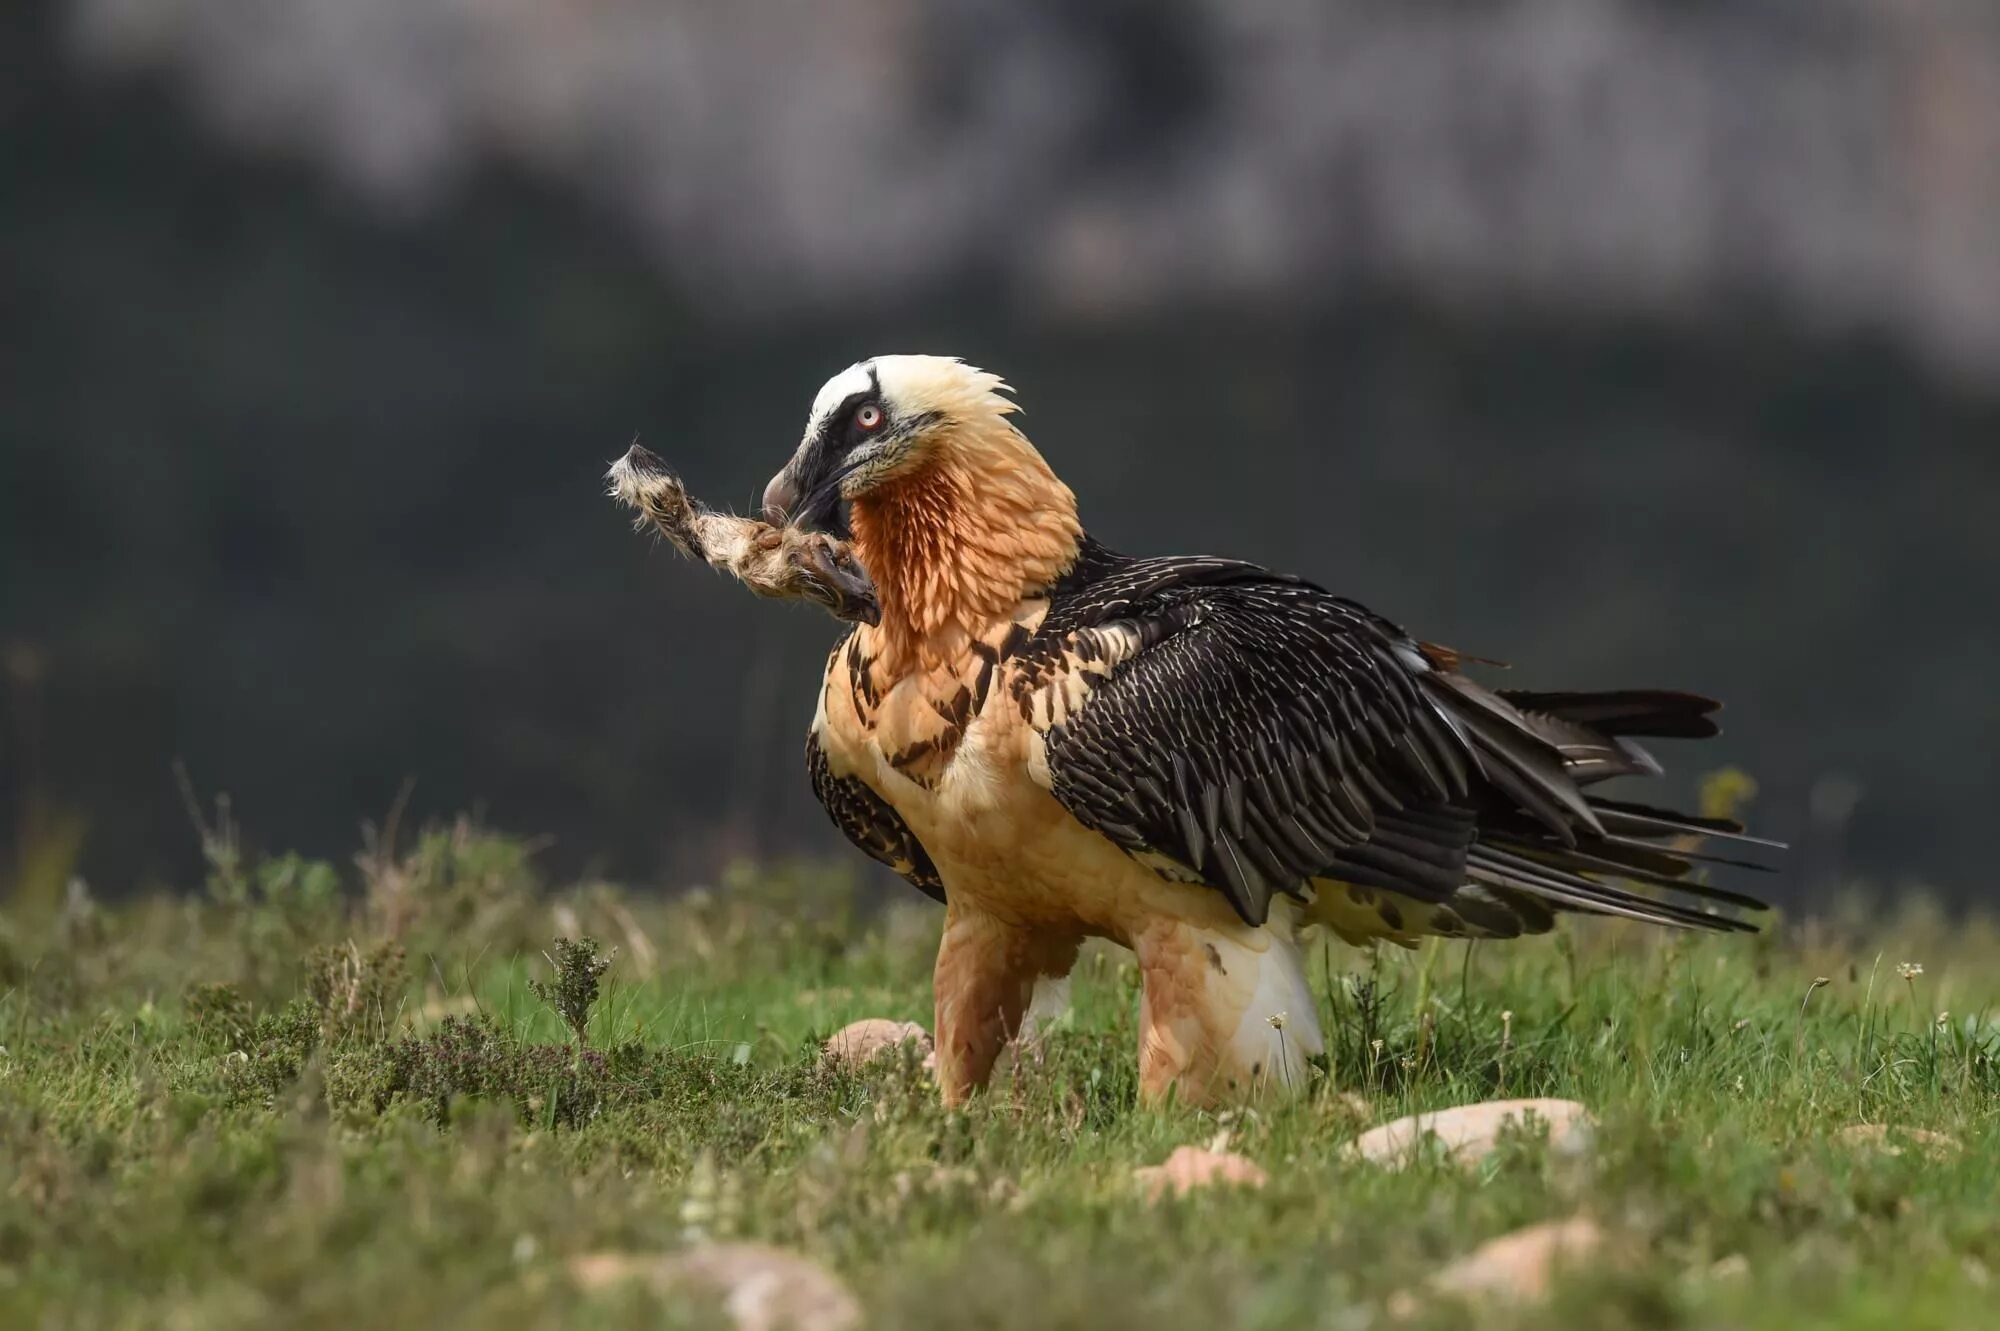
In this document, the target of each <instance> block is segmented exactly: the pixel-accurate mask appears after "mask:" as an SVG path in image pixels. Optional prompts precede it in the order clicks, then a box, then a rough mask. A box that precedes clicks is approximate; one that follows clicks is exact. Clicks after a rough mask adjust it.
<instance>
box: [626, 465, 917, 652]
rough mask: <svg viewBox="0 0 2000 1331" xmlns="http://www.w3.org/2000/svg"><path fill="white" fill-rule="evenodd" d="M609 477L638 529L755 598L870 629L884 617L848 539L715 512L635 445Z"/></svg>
mask: <svg viewBox="0 0 2000 1331" xmlns="http://www.w3.org/2000/svg"><path fill="white" fill-rule="evenodd" d="M605 479H606V480H607V481H609V482H610V493H611V497H612V498H613V499H616V500H618V501H619V502H620V503H622V504H624V505H626V506H627V507H628V508H632V509H635V510H637V512H638V514H639V519H638V522H637V524H636V525H637V527H638V528H639V529H640V530H644V529H646V528H648V527H651V528H652V529H653V530H654V531H657V532H659V533H660V535H662V536H664V537H666V538H667V540H668V541H669V542H671V543H672V545H673V546H674V548H675V549H677V550H679V551H680V552H681V553H682V554H684V555H687V556H689V557H690V558H694V559H699V560H702V561H704V562H706V563H708V564H712V565H714V566H715V567H716V568H719V569H723V570H725V571H727V572H729V573H731V574H734V575H735V577H736V578H737V580H738V581H740V582H742V583H743V585H744V586H746V587H748V588H749V589H750V590H751V591H753V592H755V593H757V595H759V596H768V597H772V598H774V599H778V600H803V601H811V602H813V603H815V604H817V605H821V606H824V607H826V609H827V610H828V611H830V612H831V613H832V614H833V615H834V617H835V618H838V619H846V620H858V621H860V622H862V623H867V624H873V623H875V622H876V621H877V619H878V618H879V617H880V614H881V608H880V606H879V605H878V603H877V602H876V599H875V584H874V583H873V582H871V581H870V580H869V578H868V574H867V571H866V570H864V569H863V568H862V567H861V563H860V561H859V560H857V559H856V558H855V557H854V552H853V550H852V549H850V548H849V547H848V545H847V543H846V542H845V541H841V540H836V539H835V538H834V537H832V536H829V535H827V534H826V533H824V532H807V531H800V530H799V529H797V528H795V527H778V526H773V525H772V524H771V523H769V522H760V521H758V520H757V519H755V518H739V517H734V516H732V515H730V514H727V513H717V512H714V511H713V510H711V509H709V508H708V507H707V506H705V505H703V504H701V503H698V502H697V501H695V500H694V499H693V498H691V497H690V496H689V495H688V492H687V487H686V486H684V485H682V484H681V480H680V477H678V476H676V475H674V473H673V472H672V471H671V470H670V469H669V468H668V467H667V465H666V464H665V463H664V462H662V461H661V460H660V459H659V457H658V456H657V455H655V454H654V453H652V452H651V451H650V450H648V449H645V448H642V447H640V446H639V445H638V444H634V445H632V447H631V448H630V449H629V450H627V451H626V454H625V456H624V457H622V458H620V459H619V460H618V461H617V462H614V463H613V464H612V465H611V470H610V471H609V472H607V473H606V474H605ZM766 496H767V499H768V497H769V492H768V491H767V492H766Z"/></svg>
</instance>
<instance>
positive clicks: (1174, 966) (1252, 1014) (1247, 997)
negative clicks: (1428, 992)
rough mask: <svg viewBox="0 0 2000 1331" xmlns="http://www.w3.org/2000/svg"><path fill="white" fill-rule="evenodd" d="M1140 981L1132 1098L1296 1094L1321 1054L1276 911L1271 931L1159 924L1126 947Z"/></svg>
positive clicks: (1288, 931)
mask: <svg viewBox="0 0 2000 1331" xmlns="http://www.w3.org/2000/svg"><path fill="white" fill-rule="evenodd" d="M1132 950H1133V951H1134V952H1135V953H1137V954H1138V958H1139V971H1140V975H1141V977H1142V978H1143V980H1144V982H1145V990H1144V994H1143V996H1142V998H1141V1000H1140V1011H1139V1094H1140V1097H1141V1098H1142V1099H1144V1100H1147V1101H1159V1100H1162V1099H1164V1098H1166V1096H1167V1094H1168V1092H1170V1091H1171V1092H1174V1093H1176V1094H1177V1095H1178V1096H1179V1098H1180V1099H1181V1101H1182V1102H1183V1103H1187V1104H1195V1105H1208V1104H1215V1103H1218V1102H1221V1101H1225V1100H1231V1099H1237V1098H1240V1097H1242V1096H1243V1095H1245V1094H1254V1093H1256V1092H1258V1091H1261V1090H1266V1089H1272V1088H1278V1089H1285V1090H1290V1089H1293V1088H1296V1087H1301V1086H1303V1085H1304V1084H1305V1079H1306V1060H1307V1059H1309V1058H1312V1057H1314V1056H1315V1055H1317V1054H1319V1053H1321V1052H1322V1051H1323V1050H1324V1048H1325V1042H1324V1040H1323V1039H1322V1038H1321V1035H1320V1029H1319V1016H1318V1011H1317V1008H1316V1005H1315V1003H1314V1000H1313V996H1312V991H1311V989H1310V988H1308V987H1307V985H1306V977H1305V965H1304V960H1303V958H1302V957H1301V956H1300V953H1299V948H1298V944H1297V942H1296V941H1295V939H1294V936H1293V929H1292V923H1291V920H1290V919H1289V912H1288V911H1286V910H1285V909H1284V908H1283V906H1282V904H1281V903H1280V904H1279V905H1278V908H1277V909H1274V910H1273V912H1272V919H1271V923H1270V924H1269V925H1267V926H1266V927H1264V928H1251V927H1250V926H1248V925H1245V924H1243V923H1241V922H1240V921H1237V920H1235V919H1233V918H1231V919H1228V920H1223V919H1214V920H1209V921H1205V922H1194V921H1189V920H1184V919H1175V918H1164V917H1163V918H1160V919H1157V920H1155V921H1153V922H1152V923H1150V924H1149V925H1148V926H1147V927H1146V928H1145V930H1144V931H1143V932H1142V933H1140V934H1139V935H1138V936H1137V937H1135V938H1134V939H1133V940H1132Z"/></svg>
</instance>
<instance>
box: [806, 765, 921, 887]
mask: <svg viewBox="0 0 2000 1331" xmlns="http://www.w3.org/2000/svg"><path fill="white" fill-rule="evenodd" d="M806 770H807V772H808V773H809V774H810V775H811V777H812V788H813V794H815V795H817V796H818V797H819V802H820V804H821V805H823V806H824V807H825V808H826V813H827V816H828V817H829V818H831V819H833V825H834V826H835V827H838V828H839V829H840V830H841V833H842V835H844V836H845V837H846V838H847V839H848V840H849V841H852V842H853V843H854V844H855V845H856V846H859V847H860V848H861V849H862V850H863V851H864V852H866V853H867V855H868V856H869V858H871V859H874V860H878V861H880V862H881V863H883V864H886V865H888V866H889V867H890V868H891V869H894V870H895V871H896V872H897V873H899V874H901V875H902V876H903V877H904V879H905V880H907V881H908V882H909V884H910V886H912V887H914V888H916V889H917V890H918V891H919V892H922V893H923V894H924V895H925V896H927V897H929V898H931V899H932V900H933V901H940V902H941V901H943V900H944V881H943V880H942V879H941V878H939V877H938V871H937V866H936V865H934V864H932V863H931V857H930V855H929V853H928V852H926V851H925V850H924V847H923V843H922V842H920V841H918V840H917V837H916V834H915V833H914V832H912V831H910V825H909V824H908V823H906V822H904V821H903V819H902V815H900V814H898V813H897V812H896V811H895V810H894V809H892V808H890V807H889V803H888V801H887V800H885V799H883V798H882V797H881V796H880V795H877V794H876V793H875V792H874V791H872V790H870V789H869V788H868V786H867V785H866V784H865V783H864V782H862V780H861V779H860V778H859V777H852V776H838V775H836V774H835V773H834V771H833V768H832V766H831V765H830V764H828V762H827V760H826V749H825V747H824V746H822V745H821V744H820V742H819V733H818V732H817V731H812V732H808V733H807V735H806Z"/></svg>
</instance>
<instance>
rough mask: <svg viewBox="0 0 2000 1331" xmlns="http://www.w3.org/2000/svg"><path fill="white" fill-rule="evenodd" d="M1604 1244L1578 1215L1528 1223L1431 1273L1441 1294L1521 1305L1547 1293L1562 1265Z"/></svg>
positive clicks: (1585, 1257)
mask: <svg viewBox="0 0 2000 1331" xmlns="http://www.w3.org/2000/svg"><path fill="white" fill-rule="evenodd" d="M1603 1246H1604V1232H1603V1231H1602V1230H1600V1229H1599V1228H1598V1227H1597V1225H1596V1223H1595V1222H1593V1221H1590V1220H1586V1219H1584V1218H1583V1217H1581V1216H1579V1217H1576V1218H1575V1219H1571V1220H1554V1221H1550V1222H1548V1223H1546V1224H1541V1225H1530V1226H1528V1227H1527V1228H1526V1229H1517V1230H1515V1231H1514V1232H1513V1233H1511V1234H1503V1235H1502V1236H1500V1237H1499V1238H1497V1239H1493V1240H1491V1241H1489V1242H1487V1243H1483V1244H1481V1245H1480V1246H1479V1247H1478V1248H1476V1249H1474V1250H1473V1251H1472V1252H1471V1253H1469V1254H1467V1255H1466V1256H1464V1257H1461V1258H1459V1259H1458V1260H1457V1261H1455V1262H1453V1263H1452V1264H1451V1265H1450V1266H1447V1267H1446V1268H1445V1269H1444V1270H1442V1271H1439V1272H1438V1273H1437V1274H1436V1275H1435V1276H1433V1277H1431V1287H1432V1288H1433V1289H1435V1290H1436V1291H1437V1292H1438V1293H1440V1294H1448V1295H1452V1296H1454V1297H1456V1298H1462V1299H1504V1300H1510V1301H1513V1302H1519V1303H1528V1302H1538V1301H1540V1300H1542V1299H1545V1298H1547V1297H1548V1294H1549V1287H1550V1285H1551V1284H1552V1283H1553V1282H1554V1279H1555V1273H1556V1271H1557V1269H1558V1268H1559V1267H1563V1266H1574V1265H1575V1264H1577V1263H1579V1262H1582V1261H1586V1260H1588V1259H1590V1258H1591V1257H1593V1256H1594V1255H1595V1254H1596V1253H1597V1251H1598V1250H1599V1249H1600V1248H1602V1247H1603Z"/></svg>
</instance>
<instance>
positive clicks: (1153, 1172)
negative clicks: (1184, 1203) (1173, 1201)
mask: <svg viewBox="0 0 2000 1331" xmlns="http://www.w3.org/2000/svg"><path fill="white" fill-rule="evenodd" d="M1132 1177H1133V1178H1134V1179H1136V1180H1138V1183H1139V1186H1140V1187H1141V1188H1143V1189H1144V1190H1145V1193H1146V1197H1147V1199H1148V1200H1149V1201H1158V1200H1159V1199H1160V1198H1161V1197H1164V1196H1165V1195H1166V1194H1167V1193H1169V1192H1171V1193H1173V1195H1174V1196H1176V1197H1184V1196H1186V1195H1187V1194H1188V1193H1189V1192H1190V1191H1192V1190H1193V1189H1195V1188H1209V1187H1214V1186H1215V1185H1217V1184H1225V1185H1228V1186H1231V1187H1246V1188H1261V1187H1263V1186H1264V1184H1265V1183H1267V1182H1269V1181H1270V1176H1269V1175H1267V1174H1266V1173H1265V1172H1264V1171H1263V1170H1262V1169H1261V1168H1259V1167H1258V1165H1257V1163H1256V1162H1255V1161H1253V1160H1246V1159H1244V1158H1243V1157H1242V1156H1240V1155H1236V1154H1233V1153H1232V1152H1229V1151H1216V1150H1210V1149H1208V1148H1206V1147H1201V1146H1183V1147H1180V1148H1179V1149H1178V1150H1176V1151H1175V1152H1174V1153H1173V1154H1172V1155H1170V1156H1168V1157H1167V1159H1166V1163H1164V1164H1158V1165H1148V1166H1146V1167H1144V1168H1141V1169H1135V1170H1133V1171H1132Z"/></svg>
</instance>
